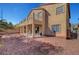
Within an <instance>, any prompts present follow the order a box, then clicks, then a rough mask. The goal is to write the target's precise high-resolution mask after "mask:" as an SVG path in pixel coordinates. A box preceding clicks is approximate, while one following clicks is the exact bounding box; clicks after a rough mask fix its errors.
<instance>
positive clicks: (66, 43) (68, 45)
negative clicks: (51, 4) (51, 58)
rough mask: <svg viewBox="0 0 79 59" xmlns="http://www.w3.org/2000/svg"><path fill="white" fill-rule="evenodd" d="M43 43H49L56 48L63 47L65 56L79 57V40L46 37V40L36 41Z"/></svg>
mask: <svg viewBox="0 0 79 59" xmlns="http://www.w3.org/2000/svg"><path fill="white" fill-rule="evenodd" d="M35 40H37V41H41V42H47V43H50V44H52V45H54V46H61V47H63V49H64V50H63V52H64V53H61V54H63V55H78V54H79V39H70V40H67V39H65V38H57V37H46V38H37V39H35Z"/></svg>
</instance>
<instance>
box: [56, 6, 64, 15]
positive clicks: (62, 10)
mask: <svg viewBox="0 0 79 59" xmlns="http://www.w3.org/2000/svg"><path fill="white" fill-rule="evenodd" d="M63 12H64V6H60V7H57V8H56V15H58V14H61V13H63Z"/></svg>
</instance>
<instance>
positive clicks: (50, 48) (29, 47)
mask: <svg viewBox="0 0 79 59" xmlns="http://www.w3.org/2000/svg"><path fill="white" fill-rule="evenodd" d="M0 54H1V55H55V54H56V55H64V54H65V55H72V54H79V39H73V40H66V39H65V38H57V37H41V38H27V37H25V36H22V35H21V36H19V35H7V36H6V35H4V36H3V37H2V38H0Z"/></svg>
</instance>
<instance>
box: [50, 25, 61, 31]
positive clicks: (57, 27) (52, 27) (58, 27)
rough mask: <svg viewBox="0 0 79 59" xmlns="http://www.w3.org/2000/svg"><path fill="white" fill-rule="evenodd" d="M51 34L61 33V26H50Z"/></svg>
mask: <svg viewBox="0 0 79 59" xmlns="http://www.w3.org/2000/svg"><path fill="white" fill-rule="evenodd" d="M51 30H52V32H54V31H55V32H61V25H60V24H55V25H52V26H51Z"/></svg>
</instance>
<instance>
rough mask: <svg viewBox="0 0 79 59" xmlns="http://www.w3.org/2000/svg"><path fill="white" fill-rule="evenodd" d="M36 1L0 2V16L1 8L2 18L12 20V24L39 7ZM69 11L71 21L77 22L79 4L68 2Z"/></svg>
mask: <svg viewBox="0 0 79 59" xmlns="http://www.w3.org/2000/svg"><path fill="white" fill-rule="evenodd" d="M39 5H40V4H38V3H15V4H13V3H11V4H6V3H4V4H3V3H2V4H1V3H0V17H1V9H2V10H3V18H4V19H6V20H7V21H8V22H12V23H13V24H17V23H19V22H20V21H21V20H23V19H24V18H26V17H27V16H28V14H29V12H30V11H31V10H32V9H33V8H36V7H39ZM70 12H71V19H70V22H71V23H74V24H75V23H79V21H78V18H79V4H77V3H73V4H70Z"/></svg>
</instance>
